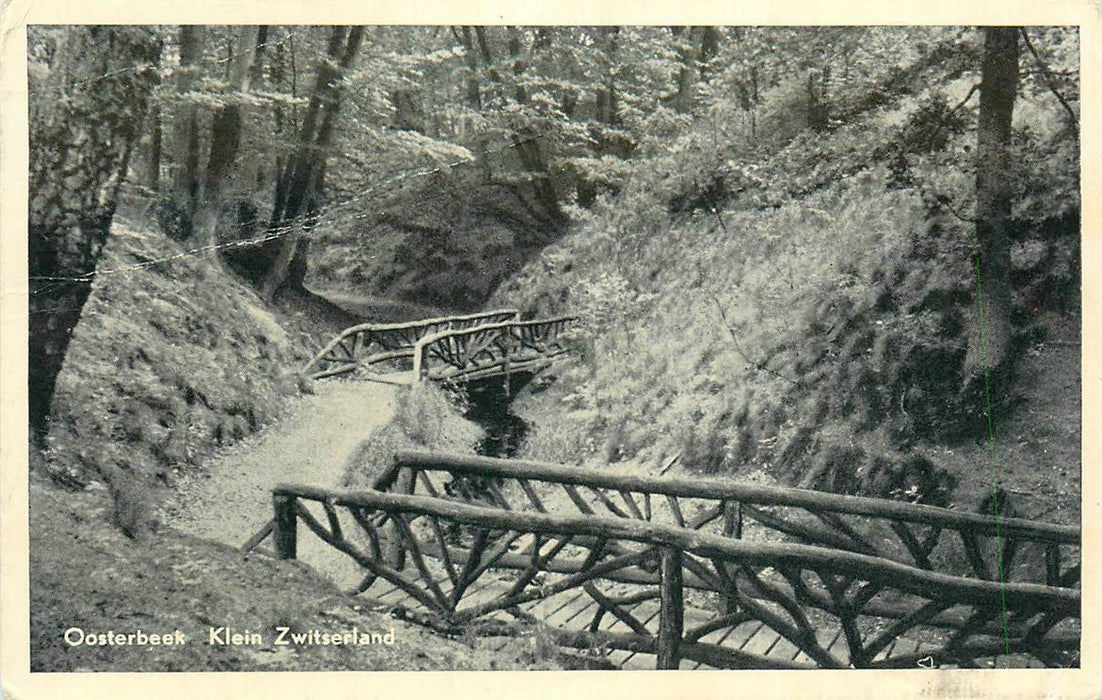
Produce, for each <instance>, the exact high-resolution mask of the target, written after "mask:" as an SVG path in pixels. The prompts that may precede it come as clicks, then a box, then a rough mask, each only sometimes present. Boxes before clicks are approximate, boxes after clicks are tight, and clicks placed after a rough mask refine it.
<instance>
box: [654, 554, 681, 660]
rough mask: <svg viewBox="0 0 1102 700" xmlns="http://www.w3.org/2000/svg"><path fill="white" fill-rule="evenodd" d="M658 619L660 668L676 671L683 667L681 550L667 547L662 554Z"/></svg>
mask: <svg viewBox="0 0 1102 700" xmlns="http://www.w3.org/2000/svg"><path fill="white" fill-rule="evenodd" d="M659 575H660V576H661V579H660V584H659V594H660V601H661V606H662V607H661V611H660V612H659V617H658V666H657V667H658V669H659V670H662V669H677V668H678V667H679V666H680V665H681V634H682V632H683V628H684V619H685V609H684V605H685V602H684V597H683V595H682V589H681V584H682V578H681V550H680V549H675V548H673V547H665V548H663V549H662V552H661V565H660V567H659Z"/></svg>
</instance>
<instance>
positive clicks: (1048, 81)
mask: <svg viewBox="0 0 1102 700" xmlns="http://www.w3.org/2000/svg"><path fill="white" fill-rule="evenodd" d="M1018 31H1019V32H1020V33H1021V35H1022V39H1024V40H1025V46H1026V48H1027V49H1029V53H1031V54H1033V60H1034V61H1036V62H1037V65H1038V66H1039V67H1040V68H1041V73H1042V74H1043V75H1044V76H1045V85H1047V86H1048V89H1049V90H1050V91H1051V92H1052V94H1053V95H1055V96H1056V99H1057V100H1059V101H1060V104H1061V105H1063V106H1064V109H1065V110H1067V113H1068V116H1069V117H1071V123H1072V124H1074V125H1075V138H1076V139H1077V140H1078V138H1079V118H1078V117H1076V116H1075V111H1074V110H1073V109H1072V108H1071V105H1070V104H1068V101H1067V100H1066V99H1064V96H1063V95H1061V94H1060V91H1059V90H1057V89H1056V81H1055V80H1053V77H1052V72H1051V71H1049V69H1048V66H1047V65H1045V62H1044V61H1042V60H1041V57H1040V56H1039V55H1038V54H1037V49H1035V48H1033V42H1032V41H1030V40H1029V34H1028V33H1027V32H1026V30H1025V27H1020V28H1019V29H1018Z"/></svg>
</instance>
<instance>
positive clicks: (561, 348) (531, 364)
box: [302, 309, 574, 384]
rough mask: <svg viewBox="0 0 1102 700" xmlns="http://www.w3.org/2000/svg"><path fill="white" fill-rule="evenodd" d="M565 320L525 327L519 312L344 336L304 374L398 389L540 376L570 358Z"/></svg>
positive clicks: (360, 329) (357, 329)
mask: <svg viewBox="0 0 1102 700" xmlns="http://www.w3.org/2000/svg"><path fill="white" fill-rule="evenodd" d="M573 320H574V319H573V318H572V317H568V316H562V317H558V318H551V319H541V320H532V321H521V320H520V314H519V312H518V311H517V310H516V309H499V310H496V311H486V312H482V313H478V314H471V315H468V316H445V317H441V318H430V319H424V320H421V321H414V322H411V323H390V324H372V323H365V324H361V325H358V326H353V327H351V328H348V329H346V330H344V331H343V332H342V333H341V334H340V335H338V336H337V337H336V338H334V339H333V340H332V341H330V343H329V344H328V345H326V346H325V347H324V348H322V350H321V351H320V352H319V353H318V354H317V355H315V356H314V357H313V358H312V359H311V360H310V361H309V362H308V363H306V365H305V366H304V367H303V368H302V372H303V373H304V374H306V375H307V376H309V377H311V378H314V379H321V378H324V377H332V376H335V375H340V374H349V373H353V372H356V373H358V375H359V376H362V377H363V378H365V379H369V380H374V381H382V382H387V383H394V384H410V383H413V382H417V381H424V380H435V381H477V380H481V379H487V378H490V377H496V376H503V377H506V378H508V377H510V376H512V375H514V374H521V373H527V374H535V373H538V372H539V371H541V370H543V369H545V368H547V367H548V366H550V364H551V363H552V362H553V361H554V359H555V358H556V357H558V356H560V355H562V354H564V353H566V352H567V348H566V346H565V345H564V343H563V339H562V333H563V331H564V330H565V328H566V327H567V326H568V325H569V324H570V323H571V322H572V321H573Z"/></svg>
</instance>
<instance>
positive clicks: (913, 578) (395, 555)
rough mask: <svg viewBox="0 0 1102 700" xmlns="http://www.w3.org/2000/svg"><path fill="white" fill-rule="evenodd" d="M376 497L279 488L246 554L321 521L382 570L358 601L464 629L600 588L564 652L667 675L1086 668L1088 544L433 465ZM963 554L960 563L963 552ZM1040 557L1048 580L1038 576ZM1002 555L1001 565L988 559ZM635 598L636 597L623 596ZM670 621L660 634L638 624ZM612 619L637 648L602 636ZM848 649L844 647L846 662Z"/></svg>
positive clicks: (799, 497) (405, 472)
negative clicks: (645, 666) (780, 648)
mask: <svg viewBox="0 0 1102 700" xmlns="http://www.w3.org/2000/svg"><path fill="white" fill-rule="evenodd" d="M418 488H420V489H421V490H422V492H423V495H418V493H417V490H418ZM376 489H377V490H374V491H361V492H347V491H333V490H327V489H316V488H310V487H303V486H289V485H285V486H280V487H278V488H277V489H275V492H274V499H275V509H276V512H275V517H274V518H273V521H272V522H271V523H269V525H268V526H267V527H266V529H265V530H262V531H261V532H260V533H258V534H257V536H254V538H252V540H250V542H249V543H247V545H246V546H247V547H253V546H255V545H256V543H257V542H259V541H260V539H262V538H263V537H265V536H267V534H269V532H274V534H275V543H276V551H277V553H278V554H279V556H281V557H285V558H289V557H294V556H295V554H296V536H297V535H296V522H297V520H302V521H303V522H304V523H305V524H306V525H307V526H308V527H309V529H310V530H312V531H313V532H314V533H315V534H317V535H318V536H319V537H321V538H322V539H323V540H325V541H326V542H328V543H329V544H331V545H332V546H334V547H336V548H337V549H339V550H341V551H343V552H345V553H347V554H348V555H349V556H351V557H352V558H353V559H355V560H356V561H357V562H359V563H360V565H361V566H363V568H364V569H365V570H366V571H367V576H366V577H365V579H364V581H363V582H362V583H361V585H360V586H359V587H358V590H360V591H363V590H367V589H368V588H369V587H370V586H371V585H372V584H373V583H374V582H375V581H376V580H378V579H384V580H386V581H388V582H390V583H391V584H392V585H393V586H395V587H397V588H400V589H402V591H404V592H405V593H406V594H407V595H408V596H409V597H410V598H412V599H413V600H415V601H417V602H418V603H419V604H420V605H421V606H423V607H424V608H425V610H426V611H427V613H428V614H429V615H430V616H433V617H434V618H435V619H439V620H442V621H446V622H447V624H451V625H462V624H465V623H469V622H471V621H473V620H476V619H479V618H482V617H483V616H486V615H488V614H491V613H494V612H495V611H508V612H510V613H513V614H516V615H518V616H519V615H523V613H521V612H520V608H521V607H523V606H524V605H525V604H528V603H530V602H531V601H538V600H543V599H546V598H548V597H551V596H555V595H559V594H562V593H564V592H565V591H569V590H572V589H578V588H581V589H583V590H584V591H585V593H587V594H588V595H589V596H591V597H592V598H593V599H594V600H595V601H596V602H597V608H598V610H597V613H596V615H595V616H594V619H593V621H592V622H591V623H590V625H589V626H588V627H587V628H586V629H582V630H567V629H552V628H547V631H548V633H549V634H551V635H552V636H553V637H554V638H555V639H556V640H558V642H559V643H560V644H562V645H564V646H573V647H578V648H586V649H595V648H606V649H609V648H611V649H628V650H632V651H636V652H648V653H653V654H655V655H656V656H657V664H658V667H659V668H676V667H677V666H678V664H679V662H680V660H682V659H685V660H691V661H697V662H700V663H705V664H707V665H710V666H716V667H722V668H844V667H859V668H890V667H913V666H915V665H916V663H917V662H918V661H919V660H921V658H922V657H925V656H928V655H929V656H931V658H936V662H937V663H938V664H939V665H942V664H955V665H960V666H975V665H978V664H979V663H980V661H981V660H983V659H990V658H993V657H996V656H1002V655H1006V654H1010V655H1015V656H1026V657H1032V658H1033V659H1036V660H1039V661H1040V662H1042V663H1044V664H1045V665H1050V666H1057V665H1066V664H1073V663H1076V660H1077V658H1078V657H1077V654H1078V646H1079V624H1078V619H1079V616H1080V592H1079V590H1078V588H1077V586H1078V576H1079V574H1078V572H1079V562H1078V559H1079V545H1080V539H1079V531H1078V530H1077V529H1076V528H1071V527H1065V526H1059V525H1053V524H1048V523H1037V522H1031V521H1025V520H1019V519H1009V518H1008V519H999V520H996V519H994V518H990V517H986V516H982V515H979V514H971V513H963V512H957V511H952V510H947V509H941V508H932V507H929V506H921V505H913V504H907V503H899V502H894V501H882V500H878V499H868V498H857V497H849V496H838V495H834V494H826V493H819V492H811V491H803V490H799V489H789V488H782V487H767V486H759V485H753V484H739V483H731V482H726V481H718V480H705V479H691V480H690V479H675V478H662V477H650V476H636V475H626V474H616V473H615V472H603V471H596V470H590V469H583V468H578V467H565V466H561V465H550V464H542V463H534V462H521V461H512V460H496V459H489V458H478V457H465V456H458V455H441V454H431V453H417V452H406V453H401V454H400V455H398V457H397V459H396V461H395V464H394V465H393V466H392V467H391V468H390V469H388V470H386V471H385V472H384V473H383V474H382V476H381V477H380V478H379V479H378V481H377V482H376ZM308 504H313V506H312V507H313V508H314V511H313V512H312V511H311V508H309V507H307V505H308ZM342 514H343V516H342ZM323 523H325V524H323ZM944 534H948V535H950V536H949V537H945V536H943V535H944ZM956 540H959V545H960V546H959V548H954V547H950V546H949V545H950V543H953V542H955V541H956ZM1034 551H1035V553H1036V556H1037V557H1039V559H1040V563H1039V564H1038V565H1037V566H1036V567H1034V566H1030V565H1028V564H1029V562H1030V561H1031V559H1030V556H1029V555H1031V554H1032V553H1034ZM993 552H994V553H995V554H996V559H995V560H994V561H995V563H996V564H997V563H998V562H999V561H1000V560H1001V566H997V567H993V566H991V565H990V564H991V562H992V560H991V559H990V558H987V559H985V556H988V557H990V555H991V554H992V553H993ZM409 564H411V565H409ZM1038 567H1039V568H1038ZM502 569H504V570H513V571H515V572H519V573H517V574H515V575H514V578H512V579H511V582H510V584H509V585H508V586H507V587H506V588H504V589H502V590H500V591H499V592H498V593H497V594H496V595H494V596H493V597H492V598H490V599H486V598H485V596H482V597H480V598H478V599H476V600H473V601H469V602H468V601H465V593H467V592H468V591H470V590H472V587H473V586H474V584H475V582H476V580H478V579H479V577H480V576H483V575H485V574H486V572H487V571H489V570H502ZM1000 569H1001V570H1002V575H1001V576H1000V575H998V574H997V573H996V572H998V571H999V570H1000ZM1010 572H1013V574H1014V575H1013V577H1011V576H1009V575H1008V574H1009V573H1010ZM1035 577H1039V578H1040V580H1039V581H1035V580H1032V579H1033V578H1035ZM625 584H626V585H628V587H629V588H630V589H631V591H630V592H628V593H627V594H622V595H616V594H614V593H612V592H610V591H609V590H607V587H608V586H609V585H613V586H617V587H619V588H621V589H623V587H624V585H625ZM602 587H605V590H602ZM690 590H695V591H697V593H696V594H694V595H695V596H701V595H703V596H705V598H704V599H703V600H705V601H706V600H710V599H711V598H710V597H714V599H715V600H716V603H715V604H714V607H715V608H716V609H715V610H714V611H713V614H712V615H711V616H706V617H703V618H702V617H701V616H700V614H699V610H698V608H699V606H700V600H698V601H697V602H696V604H695V605H694V606H687V605H686V603H685V594H686V591H690ZM621 592H622V590H621ZM709 596H710V597H709ZM465 602H467V604H466V605H464V603H465ZM655 602H656V603H657V605H658V608H657V609H656V610H652V614H651V616H650V618H646V617H644V616H643V615H641V614H636V611H643V608H644V607H645V606H646V605H653V604H654V603H655ZM689 613H691V617H692V620H691V624H688V625H687V624H686V622H685V621H686V619H688V617H687V615H688V614H689ZM605 617H609V618H612V617H614V618H615V619H616V620H618V621H619V622H622V623H623V624H624V625H625V626H626V627H627V628H629V629H630V630H631V631H630V632H621V633H612V632H609V631H607V630H603V629H601V625H602V618H605ZM534 622H535V623H536V624H539V622H538V620H537V621H534ZM754 625H757V626H758V629H760V628H761V627H767V628H769V629H771V630H773V631H774V632H775V634H776V635H777V637H778V638H779V639H780V640H783V643H784V644H786V645H788V647H789V648H790V650H791V651H792V653H790V654H786V655H777V654H760V653H751V652H747V651H745V650H743V649H740V648H736V647H732V646H730V645H725V644H723V643H722V640H723V639H724V638H727V637H728V636H729V635H731V633H732V632H733V631H736V630H742V629H745V628H747V627H748V626H754ZM721 632H722V635H721ZM737 634H738V632H736V636H737ZM831 634H834V639H835V640H841V641H842V643H840V644H834V645H833V646H832V645H831V644H830V643H829V641H828V640H829V637H830V635H831ZM904 635H920V636H923V638H924V639H926V640H927V641H928V642H930V643H933V644H934V646H935V648H936V651H934V652H933V653H932V654H931V652H929V651H923V652H922V653H921V654H918V653H910V654H906V653H904V654H895V655H888V654H887V653H886V650H888V649H889V648H894V647H895V645H896V642H898V641H899V640H900V639H901V638H902V637H903V636H904ZM713 637H714V638H718V639H720V643H715V642H712V641H708V640H709V639H710V638H713Z"/></svg>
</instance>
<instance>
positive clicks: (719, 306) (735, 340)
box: [712, 297, 800, 386]
mask: <svg viewBox="0 0 1102 700" xmlns="http://www.w3.org/2000/svg"><path fill="white" fill-rule="evenodd" d="M712 301H714V302H715V304H716V308H717V309H719V317H720V318H722V319H723V326H724V328H726V329H727V332H728V333H729V334H730V336H731V343H732V344H733V345H734V346H735V350H736V351H737V352H738V354H739V355H742V359H744V360H746V361H747V362H749V363H750V364H751V365H753V366H754V368H755V369H757V370H758V371H761V372H768V373H769V374H772V375H773V376H774V377H777V378H779V379H783V380H785V381H786V382H791V383H792V384H796V385H797V386H799V384H800V382H799V381H798V380H796V379H792V378H791V377H786V376H784V375H783V374H781V373H780V372H778V371H776V370H774V369H770V368H769V367H766V366H765V364H764V363H761V362H756V361H754V360H752V359H750V357H749V356H747V354H746V353H745V352H743V350H742V346H741V345H739V342H738V337H737V336H736V335H735V329H734V328H731V324H730V323H729V322H728V321H727V314H726V313H724V312H723V305H722V304H720V303H719V299H717V298H716V297H712Z"/></svg>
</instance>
